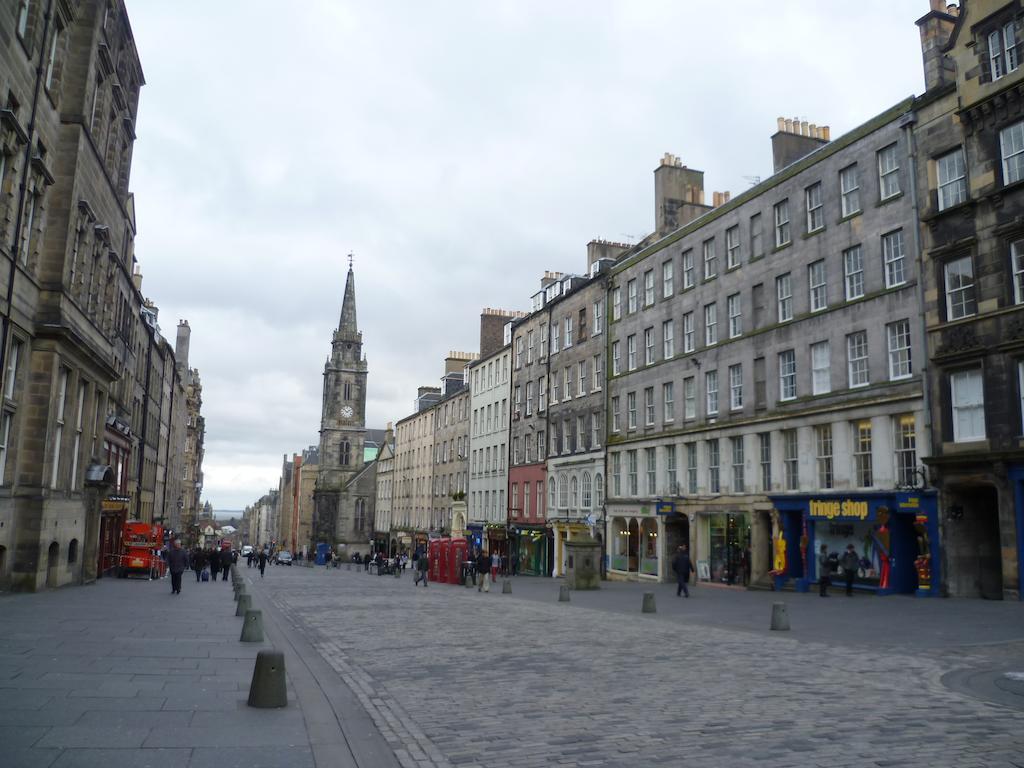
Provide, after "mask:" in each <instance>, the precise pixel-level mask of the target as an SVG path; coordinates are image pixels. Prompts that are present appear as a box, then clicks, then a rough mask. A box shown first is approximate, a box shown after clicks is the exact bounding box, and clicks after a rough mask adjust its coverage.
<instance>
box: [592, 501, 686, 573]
mask: <svg viewBox="0 0 1024 768" xmlns="http://www.w3.org/2000/svg"><path fill="white" fill-rule="evenodd" d="M663 530H664V525H663V523H662V522H661V521H660V520H659V518H658V516H657V515H656V514H655V508H654V507H653V506H649V505H642V506H639V507H636V506H629V505H618V504H609V505H608V522H607V540H608V578H609V579H613V580H616V579H617V580H634V581H639V580H652V581H658V580H659V579H662V578H667V575H666V574H664V573H662V569H661V565H662V561H663V560H664V558H662V557H661V551H660V548H659V545H658V542H659V539H660V538H661V537H662V534H663ZM668 560H671V556H669V558H668Z"/></svg>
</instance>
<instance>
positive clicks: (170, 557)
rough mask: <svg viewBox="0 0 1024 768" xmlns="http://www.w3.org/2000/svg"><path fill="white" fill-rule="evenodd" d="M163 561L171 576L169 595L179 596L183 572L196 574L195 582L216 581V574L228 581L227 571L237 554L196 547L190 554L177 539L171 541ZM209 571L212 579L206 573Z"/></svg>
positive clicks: (224, 550)
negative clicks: (220, 574) (204, 576)
mask: <svg viewBox="0 0 1024 768" xmlns="http://www.w3.org/2000/svg"><path fill="white" fill-rule="evenodd" d="M163 558H164V561H165V562H166V563H167V570H168V571H169V572H170V574H171V594H172V595H180V594H181V577H182V575H183V574H184V573H185V571H187V570H189V569H191V570H193V571H195V573H196V581H197V582H198V581H216V580H217V574H218V573H222V574H223V576H222V577H221V580H222V581H227V580H228V571H229V570H230V569H231V566H232V565H233V564H234V563H236V562H237V561H238V554H237V553H236V552H234V551H232V550H230V549H219V548H212V549H203V548H202V547H196V548H195V549H193V550H192V551H191V552H189V551H188V550H186V549H183V548H182V546H181V541H180V540H179V539H172V540H171V541H170V543H169V545H168V547H167V549H166V550H165V551H164V553H163ZM207 568H209V569H210V573H211V574H213V575H212V578H211V576H210V575H209V574H207V576H206V578H203V574H204V573H206V569H207Z"/></svg>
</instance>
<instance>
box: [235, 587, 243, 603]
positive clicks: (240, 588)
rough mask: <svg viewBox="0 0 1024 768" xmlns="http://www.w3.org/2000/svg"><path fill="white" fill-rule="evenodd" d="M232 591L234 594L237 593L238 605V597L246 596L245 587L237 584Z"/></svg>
mask: <svg viewBox="0 0 1024 768" xmlns="http://www.w3.org/2000/svg"><path fill="white" fill-rule="evenodd" d="M232 590H234V593H235V602H236V603H237V602H238V596H239V595H244V594H245V587H244V586H242V585H241V584H235V585H234V586H233V587H232Z"/></svg>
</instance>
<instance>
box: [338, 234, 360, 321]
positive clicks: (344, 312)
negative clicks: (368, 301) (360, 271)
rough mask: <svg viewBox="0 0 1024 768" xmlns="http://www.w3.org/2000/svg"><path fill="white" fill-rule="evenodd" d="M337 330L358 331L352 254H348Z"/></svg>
mask: <svg viewBox="0 0 1024 768" xmlns="http://www.w3.org/2000/svg"><path fill="white" fill-rule="evenodd" d="M338 331H339V332H340V333H343V334H349V335H353V336H354V335H355V334H357V333H359V325H358V324H357V323H356V276H355V274H354V273H353V271H352V254H351V253H350V254H349V255H348V277H347V278H346V279H345V299H344V301H342V303H341V320H340V321H339V322H338Z"/></svg>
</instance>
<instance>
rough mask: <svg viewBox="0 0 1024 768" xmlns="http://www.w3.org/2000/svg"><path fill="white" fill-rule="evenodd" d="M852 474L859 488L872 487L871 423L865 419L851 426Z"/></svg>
mask: <svg viewBox="0 0 1024 768" xmlns="http://www.w3.org/2000/svg"><path fill="white" fill-rule="evenodd" d="M853 472H854V480H855V482H856V483H857V485H858V487H860V488H870V487H871V486H872V485H874V477H873V476H872V466H871V421H870V420H868V419H865V420H863V421H858V422H855V423H854V425H853Z"/></svg>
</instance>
